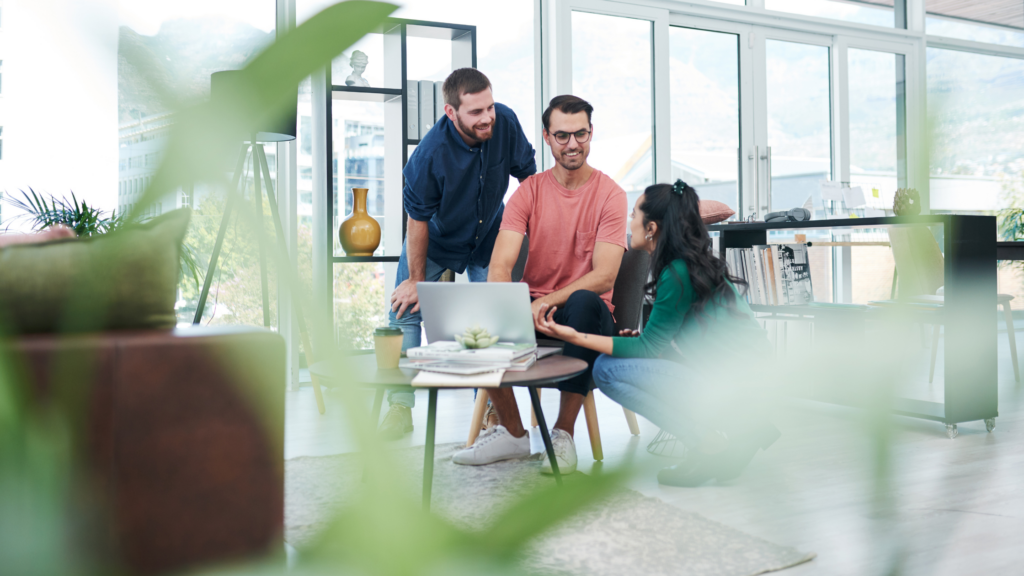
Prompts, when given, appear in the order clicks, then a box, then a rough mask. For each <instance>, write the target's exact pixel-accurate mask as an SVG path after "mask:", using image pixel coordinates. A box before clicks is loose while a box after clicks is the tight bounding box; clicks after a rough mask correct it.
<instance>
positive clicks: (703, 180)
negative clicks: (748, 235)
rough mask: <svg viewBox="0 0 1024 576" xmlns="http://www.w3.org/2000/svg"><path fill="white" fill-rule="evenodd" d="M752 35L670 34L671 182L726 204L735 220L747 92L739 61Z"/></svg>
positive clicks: (687, 30)
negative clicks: (677, 180) (680, 183)
mask: <svg viewBox="0 0 1024 576" xmlns="http://www.w3.org/2000/svg"><path fill="white" fill-rule="evenodd" d="M690 24H691V25H692V24H693V23H690ZM748 32H749V26H748V27H746V30H744V29H743V28H738V29H712V30H708V29H706V28H691V27H683V26H672V27H671V28H669V34H668V36H669V74H670V79H669V93H670V96H671V113H672V116H671V119H672V135H671V145H672V154H671V157H672V180H673V181H675V179H677V178H681V179H682V180H683V181H685V182H686V183H688V184H690V185H691V186H693V187H694V189H695V190H697V194H698V195H699V196H700V197H701V199H704V200H717V201H719V202H723V203H725V204H726V205H728V206H729V207H730V208H732V209H733V210H734V211H735V212H736V217H735V218H743V216H744V214H743V212H744V210H743V207H742V204H741V201H740V196H741V191H742V188H743V182H744V179H743V177H742V176H743V175H742V171H743V161H742V154H741V151H742V148H743V146H742V142H743V140H744V139H743V129H742V125H743V117H744V116H743V113H742V101H743V96H744V95H745V92H746V91H749V90H746V91H745V90H744V89H743V86H744V84H745V83H744V82H743V75H742V74H741V69H742V68H743V66H742V65H741V55H746V50H745V47H746V38H747V34H746V33H748ZM748 97H749V96H748ZM748 118H749V115H748ZM748 122H749V120H748ZM748 138H749V136H748Z"/></svg>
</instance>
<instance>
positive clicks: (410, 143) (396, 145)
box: [314, 18, 476, 305]
mask: <svg viewBox="0 0 1024 576" xmlns="http://www.w3.org/2000/svg"><path fill="white" fill-rule="evenodd" d="M371 34H380V35H382V36H383V41H384V60H385V61H384V87H356V86H343V85H336V84H333V82H332V79H331V72H330V68H328V69H327V71H326V74H327V78H326V86H327V100H326V110H325V112H326V119H327V122H326V124H327V126H326V128H327V131H326V140H327V142H326V151H327V160H328V161H327V163H326V171H327V174H326V182H328V183H329V184H328V186H327V203H326V206H327V210H326V214H323V215H320V216H319V217H321V218H324V219H326V227H325V231H326V234H325V235H324V237H322V238H319V239H318V238H314V242H323V243H324V244H325V245H326V247H327V250H326V254H327V263H326V265H327V271H328V273H327V274H324V275H323V276H324V277H323V279H322V280H323V281H324V282H325V283H326V286H325V291H324V294H332V295H333V285H332V279H333V276H334V274H333V267H334V265H335V264H351V263H368V262H381V263H385V264H386V265H390V266H397V263H398V259H399V254H400V253H401V250H402V244H403V242H404V241H405V233H406V223H405V220H406V213H405V209H404V206H402V207H401V210H399V209H398V207H396V206H395V204H396V203H397V204H398V205H399V206H401V203H402V188H403V186H404V185H405V182H404V178H403V176H402V170H403V169H404V168H405V164H406V162H408V160H409V154H411V152H412V150H411V148H410V147H414V146H416V145H418V144H419V143H420V141H419V139H411V138H409V134H408V120H409V118H408V110H407V108H408V106H407V103H408V94H407V93H406V87H407V80H409V73H408V72H409V70H408V40H409V38H429V39H434V40H447V41H450V42H451V54H452V60H451V61H452V69H453V70H454V69H457V68H466V67H470V68H476V26H466V25H462V24H447V23H443V22H428V21H421V20H404V19H396V18H393V19H389V20H387V21H385V22H384V24H382V25H381V26H380V27H379V28H378V29H377V30H375V31H373V32H371ZM336 100H348V101H357V102H380V103H382V104H383V105H384V198H385V208H384V210H385V216H384V217H385V219H386V220H387V221H389V222H394V221H396V220H398V221H401V223H402V226H401V232H400V233H396V230H398V228H397V227H396V226H393V225H392V226H391V227H385V229H384V231H383V234H382V237H381V244H382V245H383V246H384V252H385V253H386V254H387V255H385V256H338V255H335V253H334V236H335V234H337V230H338V226H339V225H340V224H341V222H340V221H338V222H336V221H335V220H334V213H333V212H334V210H333V206H334V201H335V195H336V194H338V193H343V191H341V190H338V191H335V190H334V186H333V185H332V184H330V183H332V182H333V179H334V167H333V163H332V162H331V160H332V159H333V158H334V134H333V113H332V104H333V102H334V101H336ZM386 276H387V277H388V278H389V279H391V278H393V273H392V274H388V275H386ZM382 305H383V303H382Z"/></svg>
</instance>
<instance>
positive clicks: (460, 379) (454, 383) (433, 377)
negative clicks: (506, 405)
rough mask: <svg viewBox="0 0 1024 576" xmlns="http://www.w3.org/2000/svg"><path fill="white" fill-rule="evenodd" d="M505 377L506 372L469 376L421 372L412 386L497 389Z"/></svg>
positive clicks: (494, 371) (495, 371)
mask: <svg viewBox="0 0 1024 576" xmlns="http://www.w3.org/2000/svg"><path fill="white" fill-rule="evenodd" d="M504 375H505V371H504V370H492V371H490V372H484V373H483V374H468V375H467V374H447V373H444V372H430V371H428V370H420V372H419V374H417V375H416V376H415V377H414V378H413V379H412V385H413V386H423V387H427V388H497V387H498V386H501V378H502V376H504Z"/></svg>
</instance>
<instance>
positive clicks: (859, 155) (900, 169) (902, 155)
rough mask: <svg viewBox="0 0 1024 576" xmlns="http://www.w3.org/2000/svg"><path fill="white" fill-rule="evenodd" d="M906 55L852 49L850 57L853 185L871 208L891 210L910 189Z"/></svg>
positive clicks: (851, 169) (851, 178) (851, 176)
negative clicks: (900, 194) (898, 194)
mask: <svg viewBox="0 0 1024 576" xmlns="http://www.w3.org/2000/svg"><path fill="white" fill-rule="evenodd" d="M904 60H905V57H904V56H903V55H902V54H888V53H885V52H876V51H872V50H858V49H854V48H851V49H850V50H849V51H848V53H847V61H848V69H849V92H848V94H849V111H850V185H851V186H860V187H861V189H862V190H863V191H864V193H865V198H866V200H867V201H868V206H870V207H871V208H872V209H874V210H880V209H885V208H891V207H892V203H893V198H894V195H895V191H896V189H897V188H904V187H906V185H907V166H906V164H907V151H906V111H905V110H906V82H905V80H904Z"/></svg>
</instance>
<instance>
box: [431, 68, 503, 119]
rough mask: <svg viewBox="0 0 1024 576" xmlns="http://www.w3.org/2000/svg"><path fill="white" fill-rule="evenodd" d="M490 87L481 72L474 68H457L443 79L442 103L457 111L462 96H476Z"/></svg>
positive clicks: (489, 82)
mask: <svg viewBox="0 0 1024 576" xmlns="http://www.w3.org/2000/svg"><path fill="white" fill-rule="evenodd" d="M490 87H491V81H490V80H488V79H487V76H484V73H483V72H481V71H479V70H477V69H476V68H459V69H458V70H456V71H455V72H452V73H451V74H449V75H448V78H445V81H444V86H442V87H441V91H442V92H443V93H444V103H445V104H447V105H449V106H451V107H452V108H455V109H456V110H458V109H459V104H462V95H463V94H477V93H479V92H483V91H484V90H487V89H488V88H490Z"/></svg>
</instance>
